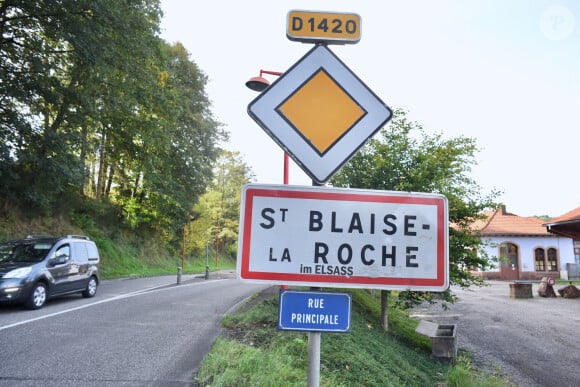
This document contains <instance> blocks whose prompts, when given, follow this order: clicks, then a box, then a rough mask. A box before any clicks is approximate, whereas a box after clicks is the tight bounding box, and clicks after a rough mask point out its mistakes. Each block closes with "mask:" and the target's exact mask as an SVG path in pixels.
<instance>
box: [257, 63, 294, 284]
mask: <svg viewBox="0 0 580 387" xmlns="http://www.w3.org/2000/svg"><path fill="white" fill-rule="evenodd" d="M264 74H268V75H275V76H277V77H279V76H280V75H282V74H283V73H282V72H280V71H269V70H260V75H258V76H257V77H253V78H250V80H249V81H248V82H246V86H247V87H248V88H249V89H251V90H254V91H258V92H260V93H261V92H262V91H264V90H266V89H267V88H268V86H270V82H269V81H268V80H267V79H266V78H264V77H263V75H264ZM289 165H290V159H289V157H288V153H286V152H284V184H288V169H289ZM280 288H281V289H288V285H280Z"/></svg>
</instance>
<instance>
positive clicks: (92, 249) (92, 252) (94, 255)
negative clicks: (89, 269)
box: [85, 243, 99, 261]
mask: <svg viewBox="0 0 580 387" xmlns="http://www.w3.org/2000/svg"><path fill="white" fill-rule="evenodd" d="M85 246H87V250H88V254H89V261H98V260H99V250H97V245H95V244H94V243H85Z"/></svg>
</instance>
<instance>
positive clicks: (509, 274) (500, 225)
mask: <svg viewBox="0 0 580 387" xmlns="http://www.w3.org/2000/svg"><path fill="white" fill-rule="evenodd" d="M483 215H484V219H481V220H478V221H477V222H475V223H474V224H472V227H473V229H474V230H475V231H476V232H478V233H479V236H480V237H481V238H483V239H484V241H485V242H486V244H485V247H484V249H485V252H486V253H487V255H488V256H489V257H492V258H497V264H496V267H494V268H492V269H490V270H489V271H486V272H479V273H478V274H481V275H482V276H483V277H484V278H485V279H499V280H511V281H513V280H540V279H542V277H552V278H560V277H565V278H567V273H566V267H567V266H566V264H568V263H575V257H574V239H573V238H571V237H569V236H565V235H558V234H554V233H552V232H550V231H549V230H548V228H547V227H546V226H545V223H546V221H545V220H542V219H540V218H536V217H522V216H518V215H516V214H512V213H509V212H507V210H506V207H505V206H504V205H502V206H500V207H499V208H498V209H496V210H495V211H489V212H487V213H485V214H483Z"/></svg>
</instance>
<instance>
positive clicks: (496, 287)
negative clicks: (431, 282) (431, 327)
mask: <svg viewBox="0 0 580 387" xmlns="http://www.w3.org/2000/svg"><path fill="white" fill-rule="evenodd" d="M489 284H490V286H489V287H482V288H479V287H475V288H473V289H471V290H461V289H453V290H454V292H455V293H456V294H457V296H458V297H459V302H457V303H456V304H453V305H451V306H450V308H449V309H448V310H447V311H443V310H442V309H441V306H440V305H438V306H434V305H431V306H427V305H423V306H422V307H420V308H417V309H415V310H414V313H413V314H412V315H413V316H414V317H417V318H422V319H425V320H428V321H433V322H437V323H440V324H457V334H458V345H459V349H460V350H461V349H463V350H466V351H468V352H469V353H470V354H471V355H472V356H473V357H474V359H475V363H476V366H478V367H479V368H482V369H487V370H488V371H490V372H499V373H501V374H503V375H506V376H507V377H509V378H510V379H511V381H512V382H513V383H514V384H515V385H517V386H522V387H552V386H558V387H566V386H570V387H576V386H580V299H564V298H561V297H558V298H543V297H539V296H538V293H537V285H536V284H534V286H533V288H532V289H533V298H531V299H515V298H511V297H510V291H509V283H508V282H500V281H490V282H489ZM562 287H564V286H560V285H556V286H554V290H556V291H557V289H560V288H562Z"/></svg>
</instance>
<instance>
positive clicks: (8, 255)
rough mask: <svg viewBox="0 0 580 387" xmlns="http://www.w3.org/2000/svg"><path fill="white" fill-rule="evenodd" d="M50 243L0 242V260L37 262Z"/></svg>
mask: <svg viewBox="0 0 580 387" xmlns="http://www.w3.org/2000/svg"><path fill="white" fill-rule="evenodd" d="M51 247H52V244H50V243H4V244H0V262H26V263H37V262H40V261H42V260H43V259H44V258H45V257H46V254H48V252H49V250H50V248H51Z"/></svg>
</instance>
